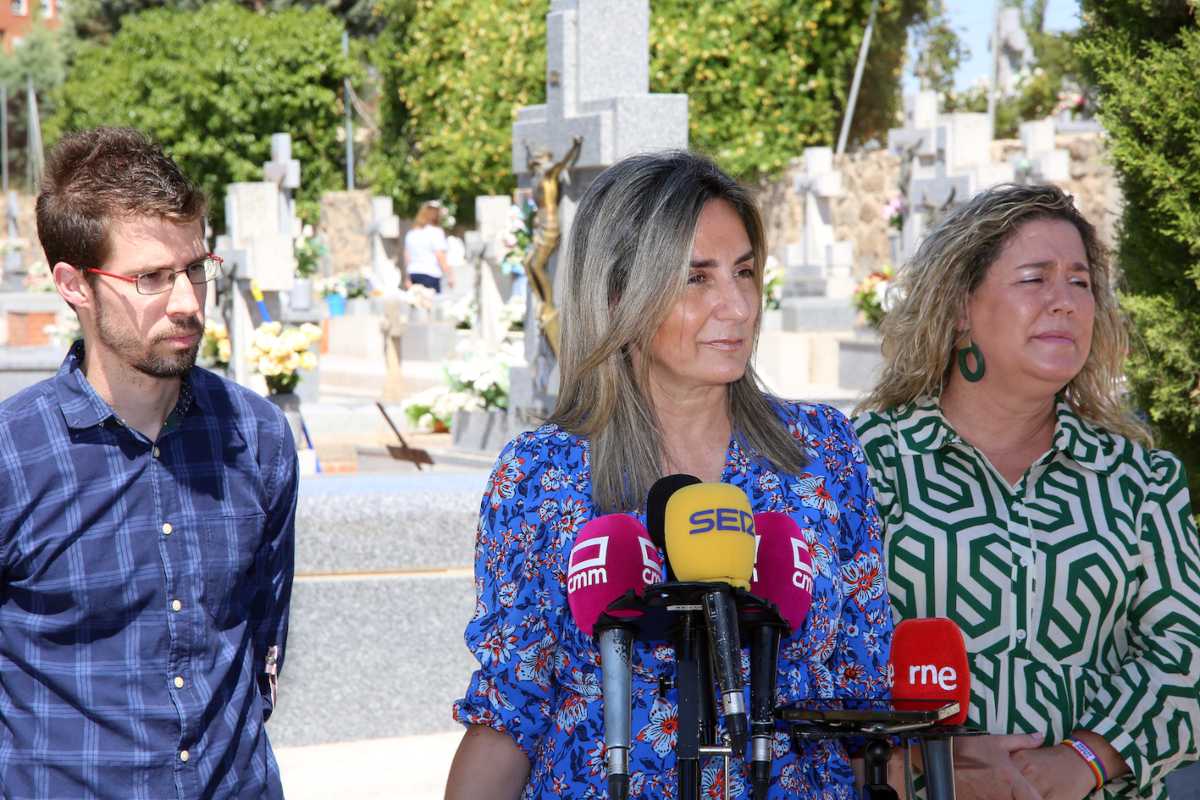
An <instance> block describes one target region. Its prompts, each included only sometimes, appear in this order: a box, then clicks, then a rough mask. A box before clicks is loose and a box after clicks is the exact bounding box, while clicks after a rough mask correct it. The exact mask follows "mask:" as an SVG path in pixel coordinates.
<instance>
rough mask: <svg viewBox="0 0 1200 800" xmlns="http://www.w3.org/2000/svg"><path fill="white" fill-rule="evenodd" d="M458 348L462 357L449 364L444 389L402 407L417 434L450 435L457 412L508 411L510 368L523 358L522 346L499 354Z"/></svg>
mask: <svg viewBox="0 0 1200 800" xmlns="http://www.w3.org/2000/svg"><path fill="white" fill-rule="evenodd" d="M471 347H472V345H471V344H469V343H464V344H463V345H460V346H459V355H460V356H461V357H460V358H458V359H455V360H454V361H451V362H449V363H447V364H446V366H445V369H444V370H443V374H444V375H445V378H446V385H445V386H435V387H433V388H431V389H426V390H425V391H423V392H420V393H419V394H415V395H413V396H412V397H410V398H408V399H407V400H405V401H404V402H403V403H402V404H401V409H403V411H404V414H405V416H406V417H407V418H408V421H409V423H410V424H411V425H412V426H413V427H414V428H416V429H418V430H424V431H430V430H432V431H448V430H450V426H451V424H452V423H453V420H454V414H455V413H456V412H458V411H489V410H492V409H505V408H508V389H509V383H508V374H509V368H510V367H512V366H513V365H514V364H516V363H517V362H518V361H519V360H520V358H521V354H520V346H519V345H516V344H514V343H508V344H505V345H503V346H502V347H501V348H500V349H499V350H473V349H471Z"/></svg>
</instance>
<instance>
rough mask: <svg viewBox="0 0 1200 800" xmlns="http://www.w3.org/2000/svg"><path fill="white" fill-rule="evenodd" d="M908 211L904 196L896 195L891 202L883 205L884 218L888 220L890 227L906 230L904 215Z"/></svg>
mask: <svg viewBox="0 0 1200 800" xmlns="http://www.w3.org/2000/svg"><path fill="white" fill-rule="evenodd" d="M907 210H908V209H907V208H906V207H905V205H904V196H903V195H899V194H898V195H895V196H893V197H892V199H891V200H888V201H887V202H886V203H884V204H883V211H882V213H883V218H884V219H886V220H887V224H888V227H891V228H895V229H896V230H902V229H903V228H904V214H905V212H906V211H907Z"/></svg>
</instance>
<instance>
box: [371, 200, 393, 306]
mask: <svg viewBox="0 0 1200 800" xmlns="http://www.w3.org/2000/svg"><path fill="white" fill-rule="evenodd" d="M367 235H368V237H369V239H370V245H371V280H372V282H373V283H374V284H375V288H377V289H381V290H383V291H384V292H388V291H389V290H393V291H394V290H396V289H399V288H400V268H399V267H397V266H396V263H397V260H398V257H399V254H400V247H401V241H400V218H399V217H397V216H396V215H395V214H394V213H393V212H392V198H390V197H372V198H371V225H370V227H369V228H368V229H367Z"/></svg>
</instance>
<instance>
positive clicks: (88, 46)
mask: <svg viewBox="0 0 1200 800" xmlns="http://www.w3.org/2000/svg"><path fill="white" fill-rule="evenodd" d="M341 33H342V26H341V24H340V23H339V22H338V21H337V20H336V19H335V18H334V17H333V16H332V15H331V14H330V13H329V12H328V11H326V10H324V9H312V10H308V11H301V10H292V11H282V12H279V13H276V14H271V15H262V14H256V13H254V12H252V11H248V10H246V9H245V8H242V7H240V6H237V5H234V4H232V3H229V2H220V3H210V4H207V5H205V6H204V7H203V8H201V9H200V10H198V11H181V10H171V9H160V10H156V11H146V12H144V13H141V14H138V15H137V16H134V17H130V18H126V19H125V22H124V25H123V27H122V28H121V30H120V32H119V33H117V34H116V36H115V37H113V40H112V43H111V45H109V46H105V45H103V44H100V43H94V42H89V43H84V44H83V45H81V47H80V49H79V52H78V55H77V57H76V59H75V62H74V64H73V66H72V68H71V71H70V75H69V77H68V78H67V81H66V82H65V83H64V84H63V85H62V87H61V89H60V90H59V91H58V93H57V103H58V107H57V110H56V112H55V113H54V115H53V116H52V117H51V118H50V119H49V120H48V122H47V124H46V140H47V142H48V143H49V142H53V141H54V140H55V139H57V138H58V137H59V136H61V135H62V134H63V133H65V132H67V131H72V130H79V129H82V128H87V127H91V126H95V125H130V126H133V127H136V128H139V129H141V130H143V131H145V132H146V133H147V134H148V135H150V136H151V137H152V138H154V139H155V140H156V141H158V142H160V143H161V144H162V145H163V147H164V148H165V149H166V150H167V151H168V152H169V153H171V155H172V156H173V157H174V158H175V160H176V161H178V162H179V164H180V166H181V167H182V168H183V169H184V171H185V172H186V173H187V174H188V175H190V176H192V178H193V179H195V180H197V181H198V182H199V183H200V184H201V186H203V188H204V190H205V191H206V192H207V193H208V196H209V198H210V200H212V201H213V202H212V206H213V207H212V210H211V215H212V217H213V218H214V220H215V222H216V224H217V226H218V229H219V228H220V227H221V223H222V222H223V217H224V209H223V204H222V203H221V198H222V197H223V196H224V187H225V185H226V184H228V183H230V182H233V181H247V180H261V179H262V164H263V162H265V161H268V160H270V157H271V153H270V150H271V146H270V135H271V134H272V133H276V132H280V131H282V132H287V133H290V134H291V136H292V156H293V158H297V159H299V160H300V164H301V175H302V183H301V189H300V192H299V201H300V203H301V204H302V206H304V205H307V206H308V212H309V213H311V209H312V207H313V206H315V204H316V202H317V199H318V198H319V197H320V193H321V192H322V191H325V190H328V189H335V188H339V186H340V176H341V170H342V161H343V146H342V145H341V144H340V143H339V142H338V131H339V126H340V124H341V106H340V102H339V99H338V98H339V93H340V90H341V81H342V78H343V76H345V75H347V74H349V72H350V71H351V70H352V69H353V67H352V65H351V64H350V63H349V62H348V61H347V60H346V59H344V58H343V57H342V54H341ZM302 210H303V209H302Z"/></svg>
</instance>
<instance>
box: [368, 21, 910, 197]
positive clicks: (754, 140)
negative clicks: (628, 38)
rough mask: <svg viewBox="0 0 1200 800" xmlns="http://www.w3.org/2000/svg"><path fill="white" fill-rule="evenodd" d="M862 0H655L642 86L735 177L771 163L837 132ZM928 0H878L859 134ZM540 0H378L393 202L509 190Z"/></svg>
mask: <svg viewBox="0 0 1200 800" xmlns="http://www.w3.org/2000/svg"><path fill="white" fill-rule="evenodd" d="M870 5H871V3H870V0H845V2H842V1H840V0H839V2H834V0H819V1H818V2H812V3H805V4H798V3H795V2H791V0H736V2H726V3H695V2H692V0H653V2H652V3H651V31H650V55H651V62H650V90H651V91H653V92H664V93H671V92H677V93H686V94H687V95H688V96H689V100H688V104H689V119H690V129H689V136H690V144H691V146H692V147H695V148H697V149H700V150H703V151H706V152H708V153H709V154H711V155H712V156H714V157H715V158H716V159H717V160H718V161H720V162H721V164H722V166H724V167H725V168H726V169H728V170H730V171H731V172H733V173H734V174H735V175H737V176H739V177H742V178H746V179H752V178H755V177H758V176H760V175H764V174H771V173H776V172H778V171H780V170H781V169H782V168H783V167H785V166H786V164H787V162H788V161H789V160H791V159H792V158H795V157H796V156H797V155H798V154H799V153H800V152H801V150H802V149H803V148H804V147H805V146H806V145H811V144H821V143H825V144H830V143H832V142H833V141H834V140H835V138H836V136H837V133H838V127H839V125H840V123H841V116H842V112H843V108H844V106H845V103H846V96H847V94H848V92H849V86H850V79H851V76H852V74H853V70H854V64H855V59H856V58H857V55H858V47H859V43H860V42H861V40H862V35H863V30H864V27H865V24H866V21H867V17H868V12H869V9H870ZM928 6H929V0H882V2H881V3H880V10H879V14H878V18H877V20H876V29H875V34H874V37H873V40H872V43H871V50H870V58H869V59H868V63H867V69H866V71H865V73H864V76H863V82H862V89H861V90H860V95H859V98H858V104H857V109H856V113H855V122H854V127H853V129H852V131H851V138H852V140H853V141H860V142H861V141H866V140H868V139H871V138H877V139H882V138H883V135H884V133H885V132H886V130H887V128H888V127H891V126H892V125H894V124H895V116H896V113H895V112H896V108H897V107H898V103H899V95H898V86H899V76H900V71H901V67H902V59H903V56H904V40H905V36H906V31H907V28H908V26H909V25H911V24H913V23H914V22H915V21H917V20H922V19H924V18H925V15H926V13H927V8H928ZM547 10H548V9H547V3H546V2H545V0H540V1H539V0H453V1H452V0H384V2H383V6H382V14H383V15H384V17H385V18H386V19H387V20H388V23H387V26H386V28H385V29H384V31H383V32H382V33H381V34H380V37H379V44H378V47H377V50H376V62H375V63H376V65H377V67H378V69H379V70H380V73H381V77H382V81H383V87H384V91H383V98H382V102H381V107H380V117H381V119H380V130H381V143H380V144H381V146H380V147H378V148H377V149H376V151H375V154H374V155H373V156H372V157H371V158H370V159H369V161H368V165H367V172H368V175H369V178H370V180H371V182H372V184H373V185H374V186H375V187H376V188H378V189H380V190H382V191H386V192H389V193H391V194H392V195H393V196H394V197H395V198H396V200H397V202H398V205H399V207H400V208H401V209H405V210H415V208H416V206H417V204H418V203H419V202H420V201H421V200H423V199H427V198H429V197H431V196H439V195H440V196H441V197H443V199H448V200H452V201H455V202H457V203H458V204H459V206H460V208H462V209H463V210H464V212H469V210H470V208H471V205H472V200H473V198H474V196H475V195H478V194H488V193H503V192H507V191H509V190H511V188H512V186H513V178H512V176H511V174H510V173H511V164H510V153H511V150H510V146H511V145H510V141H511V127H512V122H513V120H514V118H515V114H516V111H517V109H519V108H520V107H521V106H525V105H533V104H537V103H541V102H544V98H545V85H544V81H545V70H546V54H545V45H546V23H545V15H546V12H547Z"/></svg>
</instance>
